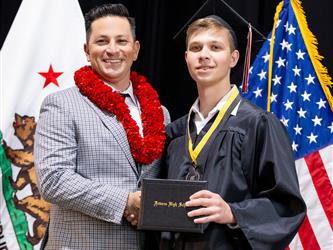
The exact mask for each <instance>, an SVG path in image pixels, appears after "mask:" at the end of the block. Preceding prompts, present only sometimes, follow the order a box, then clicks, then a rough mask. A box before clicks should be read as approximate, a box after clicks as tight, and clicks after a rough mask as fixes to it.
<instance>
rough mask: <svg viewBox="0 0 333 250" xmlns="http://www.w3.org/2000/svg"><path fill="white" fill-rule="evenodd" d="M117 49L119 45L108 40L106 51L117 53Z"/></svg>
mask: <svg viewBox="0 0 333 250" xmlns="http://www.w3.org/2000/svg"><path fill="white" fill-rule="evenodd" d="M118 51H119V47H118V45H117V44H116V43H115V42H110V43H109V44H108V47H107V48H106V52H107V53H117V52H118Z"/></svg>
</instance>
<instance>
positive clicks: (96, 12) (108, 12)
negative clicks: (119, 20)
mask: <svg viewBox="0 0 333 250" xmlns="http://www.w3.org/2000/svg"><path fill="white" fill-rule="evenodd" d="M106 16H118V17H125V18H126V19H127V20H128V22H129V24H130V27H131V31H132V35H133V39H134V41H135V40H136V36H135V19H134V18H133V17H130V16H129V13H128V10H127V8H126V7H125V5H123V4H103V5H100V6H97V7H95V8H93V9H91V10H89V11H88V12H87V13H86V14H85V15H84V20H85V27H86V39H87V42H88V40H89V37H90V33H91V24H92V23H93V21H95V20H96V19H98V18H102V17H106Z"/></svg>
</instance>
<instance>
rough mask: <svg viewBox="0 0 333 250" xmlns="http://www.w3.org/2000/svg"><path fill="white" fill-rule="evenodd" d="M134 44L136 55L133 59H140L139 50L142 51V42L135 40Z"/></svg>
mask: <svg viewBox="0 0 333 250" xmlns="http://www.w3.org/2000/svg"><path fill="white" fill-rule="evenodd" d="M133 46H134V57H133V60H134V61H136V59H138V56H139V51H140V43H139V41H135V42H134V45H133Z"/></svg>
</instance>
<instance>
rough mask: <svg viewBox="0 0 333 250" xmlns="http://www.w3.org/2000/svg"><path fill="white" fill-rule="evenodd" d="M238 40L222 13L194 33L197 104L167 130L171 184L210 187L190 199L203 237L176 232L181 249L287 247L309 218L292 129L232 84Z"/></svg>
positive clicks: (189, 47)
mask: <svg viewBox="0 0 333 250" xmlns="http://www.w3.org/2000/svg"><path fill="white" fill-rule="evenodd" d="M235 39H236V35H235V33H234V31H233V29H232V28H231V27H230V25H229V24H228V23H227V22H226V21H224V20H223V19H221V18H220V17H219V16H216V15H210V16H207V17H204V18H201V19H198V20H196V21H194V22H193V23H192V24H190V26H189V27H188V29H187V36H186V52H185V60H186V63H187V67H188V70H189V73H190V75H191V77H192V78H193V80H194V81H195V82H196V85H197V90H198V99H197V100H196V101H195V103H194V104H193V106H192V108H191V110H190V112H189V114H188V115H187V116H185V117H182V118H180V119H178V120H176V121H175V122H173V123H172V124H170V125H169V126H168V127H167V134H168V137H169V144H168V148H167V155H166V164H167V166H168V178H169V179H188V180H207V181H208V190H201V191H199V192H197V193H195V194H193V195H191V197H190V199H189V201H188V202H186V206H187V207H189V208H191V207H194V210H192V211H190V212H188V216H189V217H190V218H191V219H193V220H194V223H199V224H205V226H204V228H205V230H204V234H191V233H176V234H174V235H173V236H174V237H173V239H174V240H173V242H172V243H171V245H172V246H173V248H174V249H214V250H217V249H242V250H243V249H285V248H286V247H287V246H288V244H289V242H290V241H291V240H292V238H293V237H294V235H295V234H296V232H297V230H298V228H299V226H300V225H301V223H302V221H303V219H304V216H305V210H306V207H305V204H304V202H303V200H302V197H301V195H300V192H299V187H298V181H297V176H296V171H295V166H294V160H293V154H292V150H291V146H290V141H289V138H288V135H287V133H286V130H285V128H284V127H283V125H282V124H281V123H280V121H279V120H278V119H277V118H276V117H275V116H274V115H272V114H270V113H267V112H265V111H263V110H261V109H259V108H258V107H256V106H254V105H253V104H251V103H249V102H248V101H247V100H245V99H243V98H242V97H240V95H239V92H238V88H237V86H236V85H233V84H231V82H230V70H231V69H232V68H233V67H235V66H236V64H237V62H238V59H239V51H238V50H237V49H236V48H237V45H236V44H237V43H236V40H235ZM198 207H199V208H198ZM163 236H165V235H163V234H162V239H164V240H165V239H166V238H167V237H163ZM171 238H172V237H171Z"/></svg>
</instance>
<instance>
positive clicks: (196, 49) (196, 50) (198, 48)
mask: <svg viewBox="0 0 333 250" xmlns="http://www.w3.org/2000/svg"><path fill="white" fill-rule="evenodd" d="M200 50H201V47H200V46H191V47H190V51H193V52H198V51H200Z"/></svg>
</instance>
